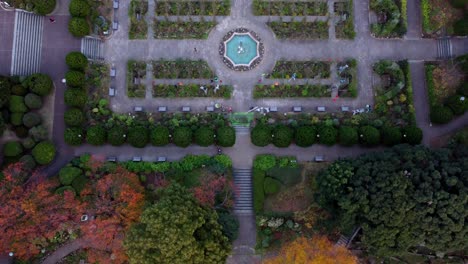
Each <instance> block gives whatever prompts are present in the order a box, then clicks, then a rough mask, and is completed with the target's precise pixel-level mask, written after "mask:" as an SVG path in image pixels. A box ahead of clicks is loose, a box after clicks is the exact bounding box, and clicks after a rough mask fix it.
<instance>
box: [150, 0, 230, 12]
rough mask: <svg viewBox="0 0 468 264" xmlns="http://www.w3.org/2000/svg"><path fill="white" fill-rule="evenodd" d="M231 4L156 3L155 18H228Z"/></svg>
mask: <svg viewBox="0 0 468 264" xmlns="http://www.w3.org/2000/svg"><path fill="white" fill-rule="evenodd" d="M230 8H231V3H230V1H229V0H221V1H186V2H185V1H182V2H178V1H158V2H156V8H155V12H156V13H155V14H156V16H228V15H229V13H230Z"/></svg>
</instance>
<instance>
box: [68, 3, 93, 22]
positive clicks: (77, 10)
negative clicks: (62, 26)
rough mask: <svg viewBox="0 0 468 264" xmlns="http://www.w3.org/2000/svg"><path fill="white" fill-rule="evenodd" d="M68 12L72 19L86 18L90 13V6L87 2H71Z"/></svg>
mask: <svg viewBox="0 0 468 264" xmlns="http://www.w3.org/2000/svg"><path fill="white" fill-rule="evenodd" d="M68 11H69V12H70V15H72V17H84V18H86V17H87V16H88V15H89V13H90V6H89V4H88V2H87V1H85V0H71V2H70V5H69V6H68Z"/></svg>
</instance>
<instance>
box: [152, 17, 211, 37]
mask: <svg viewBox="0 0 468 264" xmlns="http://www.w3.org/2000/svg"><path fill="white" fill-rule="evenodd" d="M215 25H216V23H215V22H208V21H201V22H194V21H188V22H183V21H178V22H171V21H159V20H156V19H155V20H154V38H156V39H207V38H208V34H209V33H210V31H211V29H212V28H213V27H214V26H215Z"/></svg>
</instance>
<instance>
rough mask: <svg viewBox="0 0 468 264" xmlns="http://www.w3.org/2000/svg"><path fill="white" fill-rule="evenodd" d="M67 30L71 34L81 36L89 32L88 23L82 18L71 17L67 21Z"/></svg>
mask: <svg viewBox="0 0 468 264" xmlns="http://www.w3.org/2000/svg"><path fill="white" fill-rule="evenodd" d="M68 31H70V33H71V34H72V35H73V36H75V37H77V38H82V37H84V36H86V35H88V34H89V24H88V22H87V21H86V19H84V18H81V17H72V18H71V19H70V22H68Z"/></svg>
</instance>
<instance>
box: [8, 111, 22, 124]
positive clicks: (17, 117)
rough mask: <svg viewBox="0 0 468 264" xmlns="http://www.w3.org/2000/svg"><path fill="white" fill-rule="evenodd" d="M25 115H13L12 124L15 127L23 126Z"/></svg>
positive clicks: (11, 116)
mask: <svg viewBox="0 0 468 264" xmlns="http://www.w3.org/2000/svg"><path fill="white" fill-rule="evenodd" d="M23 116H24V113H11V115H10V123H11V124H12V125H14V126H21V125H22V124H23Z"/></svg>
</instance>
